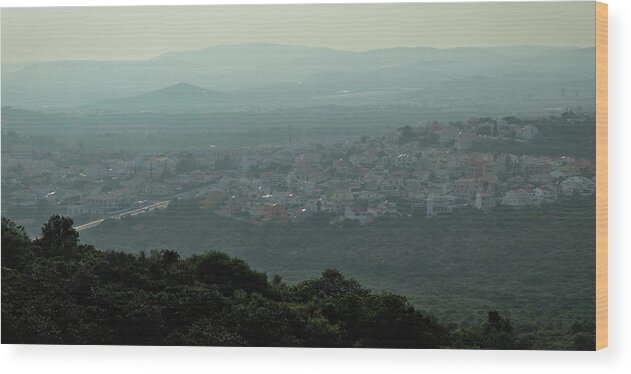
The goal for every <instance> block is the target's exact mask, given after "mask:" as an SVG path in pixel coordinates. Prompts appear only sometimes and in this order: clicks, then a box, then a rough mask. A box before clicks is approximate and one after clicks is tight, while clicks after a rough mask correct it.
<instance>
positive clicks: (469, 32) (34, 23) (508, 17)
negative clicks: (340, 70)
mask: <svg viewBox="0 0 631 374" xmlns="http://www.w3.org/2000/svg"><path fill="white" fill-rule="evenodd" d="M1 22H2V62H3V63H16V62H29V61H44V60H78V59H80V60H86V59H98V60H105V59H107V60H116V59H126V60H128V59H146V58H150V57H153V56H156V55H159V54H161V53H163V52H167V51H175V50H184V49H199V48H204V47H207V46H210V45H218V44H237V43H251V42H267V43H280V44H300V45H308V46H321V47H330V48H337V49H347V50H356V51H359V50H368V49H376V48H390V47H399V46H404V47H417V46H426V47H437V48H450V47H460V46H505V45H549V46H578V47H591V46H594V3H593V2H554V3H550V2H543V3H541V2H527V3H526V2H525V3H435V4H432V3H426V4H368V5H364V4H355V5H341V4H334V5H325V4H320V5H254V6H253V5H242V6H219V5H215V6H172V7H167V6H159V7H96V8H81V7H75V8H60V7H57V8H3V9H2V16H1Z"/></svg>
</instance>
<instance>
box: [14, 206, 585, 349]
mask: <svg viewBox="0 0 631 374" xmlns="http://www.w3.org/2000/svg"><path fill="white" fill-rule="evenodd" d="M71 222H72V221H70V220H67V219H65V218H63V217H59V216H53V217H51V218H50V220H49V222H48V223H47V224H46V225H45V226H44V229H43V230H42V231H43V233H42V237H41V238H40V239H36V240H30V239H29V238H28V237H27V236H26V235H25V234H24V231H23V229H21V228H20V227H18V226H16V225H15V224H14V223H13V222H11V221H9V220H5V219H3V221H2V245H3V246H2V262H3V268H2V342H3V343H40V344H122V345H226V346H320V347H388V348H441V347H450V346H451V336H450V333H449V332H448V331H447V330H446V329H445V328H444V327H443V326H441V325H440V324H439V323H438V322H437V321H435V320H434V319H433V318H431V317H428V316H426V315H424V314H422V313H421V312H419V311H417V310H416V309H414V308H413V307H412V306H411V305H410V304H409V303H408V301H407V299H406V298H404V297H402V296H398V295H394V294H391V293H383V294H374V293H372V292H370V291H369V290H367V289H365V288H363V287H362V286H361V285H360V284H359V283H358V282H357V281H355V280H353V279H347V278H345V277H344V276H343V275H342V274H341V273H340V272H338V271H337V270H326V271H325V272H324V273H322V276H321V277H319V278H317V279H312V280H307V281H304V282H301V283H299V284H296V285H294V286H288V285H286V284H285V283H283V281H282V279H281V278H280V277H274V278H273V281H272V282H271V283H268V281H267V276H266V275H265V274H264V273H260V272H256V271H254V270H252V269H250V267H249V266H248V265H247V264H246V263H245V262H244V261H242V260H239V259H234V258H231V257H229V256H228V255H226V254H223V253H219V252H208V253H205V254H203V255H198V256H194V257H191V258H188V259H180V257H179V255H178V254H177V253H176V252H174V251H170V250H160V251H158V250H154V251H151V253H150V255H149V256H147V255H145V253H144V252H142V253H140V254H139V255H132V254H127V253H122V252H116V251H104V252H103V251H97V250H96V249H94V248H93V247H92V246H85V245H79V244H78V235H77V233H76V231H75V230H73V229H72V226H69V224H70V225H71ZM40 246H41V248H42V250H41V251H40V250H39V247H40ZM5 265H7V266H5ZM9 265H10V266H9ZM500 325H501V323H500ZM500 330H502V331H503V332H504V330H506V329H505V328H504V327H500ZM508 333H510V331H509V332H508ZM579 338H580V337H579ZM579 343H580V342H579ZM489 347H491V346H489Z"/></svg>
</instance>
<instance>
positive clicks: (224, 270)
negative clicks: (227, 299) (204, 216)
mask: <svg viewBox="0 0 631 374" xmlns="http://www.w3.org/2000/svg"><path fill="white" fill-rule="evenodd" d="M191 261H192V262H193V263H194V271H193V280H194V281H196V282H200V283H203V284H208V285H211V284H214V285H217V286H218V287H219V289H220V290H221V291H222V292H223V293H225V294H232V293H233V292H234V291H236V290H243V291H246V292H248V293H250V292H258V293H261V294H266V293H267V292H268V290H269V285H268V284H267V276H266V275H265V274H263V273H259V272H256V271H253V270H251V269H250V267H249V266H248V265H247V264H246V263H245V262H244V261H243V260H239V259H235V258H231V257H230V256H228V255H226V254H225V253H220V252H210V253H207V254H205V255H202V256H195V257H193V258H192V259H191Z"/></svg>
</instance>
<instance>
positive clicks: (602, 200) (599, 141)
mask: <svg viewBox="0 0 631 374" xmlns="http://www.w3.org/2000/svg"><path fill="white" fill-rule="evenodd" d="M607 12H608V11H607V4H604V3H600V2H597V3H596V349H602V348H605V347H607V346H608V293H607V291H608V259H607V120H608V115H607V87H608V85H607V52H608V46H607Z"/></svg>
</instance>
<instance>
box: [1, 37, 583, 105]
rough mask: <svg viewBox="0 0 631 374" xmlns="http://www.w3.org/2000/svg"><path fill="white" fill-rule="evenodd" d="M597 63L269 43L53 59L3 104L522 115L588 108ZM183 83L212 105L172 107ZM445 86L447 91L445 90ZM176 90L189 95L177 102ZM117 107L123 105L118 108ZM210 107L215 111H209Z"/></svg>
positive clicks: (16, 82) (36, 67)
mask: <svg viewBox="0 0 631 374" xmlns="http://www.w3.org/2000/svg"><path fill="white" fill-rule="evenodd" d="M594 58H595V50H594V48H555V47H537V46H522V47H493V48H451V49H436V48H424V47H419V48H390V49H379V50H371V51H366V52H352V51H342V50H335V49H329V48H316V47H303V46H286V45H276V44H265V43H254V44H245V45H225V46H213V47H208V48H204V49H199V50H192V51H182V52H169V53H165V54H162V55H160V56H157V57H155V58H152V59H149V60H143V61H57V62H45V63H37V64H30V65H27V66H25V67H23V68H20V69H16V68H15V67H12V68H11V69H9V70H7V71H5V70H4V69H3V71H2V105H12V106H14V107H22V108H29V109H49V108H76V107H85V106H86V105H87V106H89V107H95V106H98V105H97V104H99V105H103V107H104V109H106V110H112V111H125V110H131V109H134V110H135V108H131V107H129V108H128V106H127V105H124V104H125V103H124V102H123V101H126V100H128V99H129V98H134V99H133V101H134V102H136V103H138V102H141V101H143V100H144V101H146V102H147V104H148V103H149V102H151V101H159V99H162V100H167V96H169V95H172V96H173V97H174V100H175V101H173V102H171V104H172V105H171V108H172V109H173V110H182V111H185V110H191V109H195V110H216V109H217V108H218V107H220V106H222V105H223V106H226V107H234V106H243V107H248V106H250V107H259V108H260V107H265V106H267V105H276V106H285V105H293V106H311V105H330V104H336V105H337V104H340V105H347V104H348V105H382V104H392V103H395V104H406V105H407V104H414V105H417V104H419V105H440V106H445V105H446V106H449V107H451V106H454V105H461V103H467V105H475V102H477V101H479V100H486V102H489V103H492V102H493V100H497V101H498V105H501V106H502V107H508V108H512V107H514V108H516V109H519V108H521V107H522V106H523V105H525V104H524V98H535V99H536V98H544V97H545V98H546V100H547V101H551V104H553V105H554V106H559V105H561V106H570V105H578V104H579V102H580V104H581V105H585V104H589V102H590V100H592V96H593V91H594V89H595V65H594ZM474 77H485V78H487V79H486V80H485V81H484V82H486V83H490V84H491V86H489V87H490V88H484V87H482V90H483V91H484V92H485V95H486V96H485V98H480V97H476V96H479V95H476V94H475V89H476V86H475V85H476V84H481V81H477V82H474V81H473V80H472V78H474ZM183 82H186V84H188V85H191V86H194V87H197V88H196V89H195V90H197V91H199V90H202V91H203V90H204V88H202V87H208V89H207V91H208V93H207V94H204V93H200V96H201V97H205V98H206V99H204V100H202V99H201V98H195V99H193V100H192V101H188V102H187V101H186V100H176V99H175V97H176V96H178V95H180V94H181V95H184V96H186V97H189V98H191V97H192V96H194V95H195V94H194V91H195V90H189V88H191V87H188V86H183V84H184V83H183ZM453 82H472V83H471V84H472V85H473V86H466V87H461V86H459V85H458V84H459V83H458V84H452V83H453ZM486 83H485V84H486ZM170 86H172V88H170V89H166V87H170ZM444 87H451V91H449V92H444V91H445V90H444ZM163 89H164V90H166V91H162V90H163ZM179 89H182V90H183V92H181V93H180V94H177V95H176V94H175V92H177V90H179ZM151 92H153V93H151ZM199 92H201V91H199ZM410 92H415V93H414V94H413V95H409V93H410ZM472 93H473V96H472ZM202 94H203V95H202ZM145 95H149V96H145ZM507 97H514V98H515V100H512V101H511V100H507ZM437 98H439V99H440V100H439V101H440V102H437ZM211 99H212V100H211ZM117 102H118V104H120V105H118V106H117V105H114V104H115V103H117ZM195 102H197V104H195ZM208 102H212V103H211V105H205V104H208ZM499 102H501V104H499ZM106 103H107V105H105V104H106ZM528 105H530V104H528Z"/></svg>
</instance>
